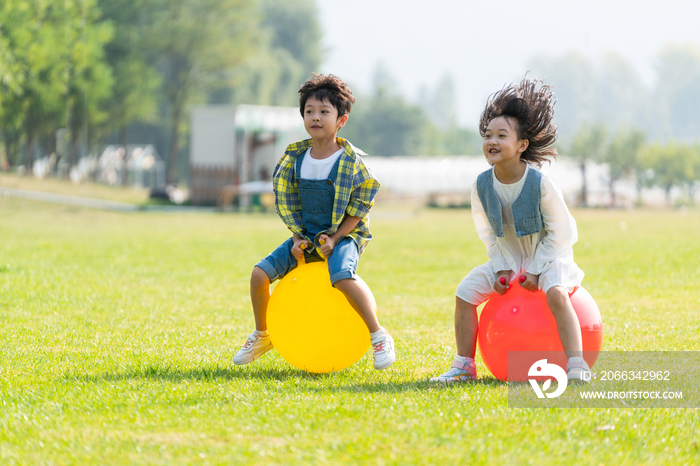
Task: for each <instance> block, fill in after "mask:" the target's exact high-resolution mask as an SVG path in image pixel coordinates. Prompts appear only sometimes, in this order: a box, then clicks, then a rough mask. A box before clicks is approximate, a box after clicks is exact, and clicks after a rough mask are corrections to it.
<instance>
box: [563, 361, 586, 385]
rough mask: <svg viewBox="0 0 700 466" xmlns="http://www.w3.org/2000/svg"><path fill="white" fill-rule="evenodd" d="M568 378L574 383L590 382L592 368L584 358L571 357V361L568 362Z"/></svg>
mask: <svg viewBox="0 0 700 466" xmlns="http://www.w3.org/2000/svg"><path fill="white" fill-rule="evenodd" d="M566 378H567V380H568V381H569V382H572V383H578V384H581V383H590V381H591V368H590V367H588V364H587V363H586V361H584V359H583V358H578V357H573V358H569V362H567V363H566Z"/></svg>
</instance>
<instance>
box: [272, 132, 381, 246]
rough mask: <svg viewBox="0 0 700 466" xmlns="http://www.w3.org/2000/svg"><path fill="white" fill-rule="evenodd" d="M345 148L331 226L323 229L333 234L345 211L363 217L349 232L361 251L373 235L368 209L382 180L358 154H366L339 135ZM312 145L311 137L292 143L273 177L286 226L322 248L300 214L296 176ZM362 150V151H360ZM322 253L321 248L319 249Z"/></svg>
mask: <svg viewBox="0 0 700 466" xmlns="http://www.w3.org/2000/svg"><path fill="white" fill-rule="evenodd" d="M338 144H340V145H341V146H342V147H343V148H344V149H345V151H344V152H343V153H342V154H341V155H340V166H339V167H338V177H337V178H336V180H335V200H334V201H333V214H332V219H331V222H332V225H331V227H330V228H329V229H328V230H326V231H323V232H321V233H325V234H326V235H328V236H331V235H332V234H334V233H335V232H336V231H338V227H340V224H341V223H342V222H343V219H345V216H346V215H351V216H353V217H358V218H360V221H359V222H358V224H357V226H355V228H354V229H353V230H352V231H351V232H350V233H349V234H348V236H350V237H351V238H352V239H353V240H355V243H357V247H358V249H359V250H360V254H361V253H362V251H364V249H365V248H366V247H367V243H369V240H371V239H372V234H371V233H370V232H369V210H370V209H371V208H372V206H373V205H374V197H375V196H376V195H377V192H378V191H379V186H380V185H379V181H377V180H376V179H375V178H374V177H373V176H372V173H370V171H369V170H368V169H367V167H366V166H365V164H364V162H363V161H362V158H360V156H359V154H364V153H363V152H362V151H360V150H359V149H357V148H355V147H353V145H352V144H350V143H349V142H348V141H346V140H345V139H343V138H338ZM312 145H313V141H312V140H311V139H306V140H304V141H299V142H295V143H292V144H290V145H289V146H288V147H287V150H286V151H285V153H284V156H282V158H281V159H280V161H279V162H277V166H276V167H275V172H274V174H273V178H272V184H273V186H274V188H275V209H276V210H277V214H278V215H279V216H280V218H281V219H282V221H283V222H284V223H285V225H287V228H289V229H290V230H292V233H296V234H297V235H299V236H301V237H302V238H305V239H306V240H308V241H311V242H312V243H313V244H314V246H315V247H316V248H317V249H319V248H320V246H321V245H320V244H319V242H318V237H319V235H321V233H319V234H318V235H316V237H315V238H310V237H309V236H308V235H307V233H306V229H305V228H304V221H303V219H302V216H301V200H300V198H299V183H298V182H297V181H296V177H295V173H294V172H295V162H296V159H297V157H298V156H300V155H302V154H303V153H304V152H305V151H306V150H307V149H308V148H309V147H311V146H312ZM358 153H359V154H358ZM319 253H320V250H319Z"/></svg>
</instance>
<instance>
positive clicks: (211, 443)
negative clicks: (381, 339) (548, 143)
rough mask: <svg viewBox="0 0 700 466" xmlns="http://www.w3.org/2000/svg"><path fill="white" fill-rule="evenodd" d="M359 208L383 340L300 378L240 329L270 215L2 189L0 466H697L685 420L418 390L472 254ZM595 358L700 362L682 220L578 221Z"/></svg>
mask: <svg viewBox="0 0 700 466" xmlns="http://www.w3.org/2000/svg"><path fill="white" fill-rule="evenodd" d="M389 209H390V208H389V207H384V210H382V207H381V206H379V208H378V209H377V211H376V212H375V213H374V214H373V219H372V232H373V234H374V235H375V239H374V240H373V241H372V243H371V244H370V246H369V248H368V249H367V251H366V253H365V254H364V256H363V258H362V261H361V263H360V268H359V273H360V274H361V275H362V277H363V278H364V279H365V281H366V282H367V283H368V284H369V285H370V287H371V288H372V290H373V292H374V294H375V296H376V298H377V301H378V304H379V308H380V309H379V317H380V322H381V323H382V324H383V325H384V326H385V327H387V328H388V329H389V330H390V331H391V333H392V335H393V336H394V338H395V339H396V344H397V353H398V355H397V356H398V359H397V362H396V363H395V364H394V366H393V367H392V368H391V369H389V370H387V371H384V372H377V371H375V370H373V368H372V362H371V355H369V354H368V355H366V356H365V357H364V358H363V359H361V360H360V361H359V362H358V363H357V364H355V365H354V366H352V367H350V368H349V369H346V370H344V371H341V372H338V373H333V374H327V375H312V374H307V373H305V372H302V371H299V370H297V369H295V368H293V367H292V366H290V365H288V364H287V363H286V362H285V361H284V360H283V359H281V358H280V357H279V356H278V355H277V354H276V353H275V352H271V353H268V354H266V355H265V356H264V357H263V358H261V359H260V360H259V361H256V363H255V364H252V365H249V366H244V367H234V366H233V365H232V364H231V362H230V360H231V357H232V356H233V354H234V353H235V351H236V350H237V349H238V347H239V346H240V345H241V343H242V342H243V341H244V339H245V337H246V335H247V334H248V333H249V332H250V331H251V330H252V329H253V318H252V312H251V311H250V304H249V298H248V280H249V274H250V271H251V269H252V266H253V264H254V263H255V262H257V260H259V259H260V258H261V257H262V256H264V255H265V254H267V253H268V252H269V251H271V250H272V249H273V248H274V247H275V246H277V245H278V244H279V243H280V242H281V241H283V240H284V239H285V238H286V237H287V235H288V233H287V230H286V229H285V227H284V226H283V225H282V223H281V222H280V221H279V219H278V218H277V217H276V216H275V215H274V214H248V215H247V214H214V213H206V214H196V213H186V214H165V213H132V214H121V213H109V212H101V211H94V210H87V209H80V208H74V207H63V206H57V205H49V204H42V203H35V202H31V201H23V200H18V199H13V198H4V199H3V198H0V403H1V405H0V464H3V465H14V464H18V465H44V464H45V465H54V464H55V465H59V464H81V465H93V464H100V465H110V464H119V465H121V464H139V465H140V464H157V465H172V464H202V465H203V464H212V465H214V464H265V465H288V464H340V463H347V464H426V465H432V464H561V463H578V464H595V465H598V464H608V465H622V464H673V465H676V464H697V463H700V451H699V450H698V448H699V446H698V443H699V440H698V428H699V427H700V416H699V415H698V411H697V410H694V409H513V408H509V407H508V404H507V398H508V397H507V395H508V386H507V385H506V384H504V383H501V382H499V381H497V380H495V379H493V378H491V377H490V375H489V373H488V370H487V369H486V367H485V366H484V365H483V363H482V362H481V360H477V362H478V365H479V366H478V370H479V374H480V377H481V380H480V381H479V382H476V383H471V384H464V385H460V386H451V387H447V388H445V387H440V386H437V387H436V386H434V385H432V384H430V383H428V382H427V379H428V378H429V377H431V376H435V375H437V374H439V373H441V372H442V371H444V370H445V369H446V368H447V367H449V364H450V361H451V359H452V357H453V355H454V352H455V349H454V348H455V345H454V340H453V338H454V336H453V329H452V319H453V302H454V298H453V293H454V289H455V287H456V285H457V284H458V283H459V281H460V280H461V279H462V277H463V276H464V275H465V274H466V273H467V272H468V271H469V270H470V269H471V268H472V267H474V266H476V265H478V264H480V263H482V262H484V261H485V259H486V257H485V250H484V247H483V245H482V244H481V243H480V242H479V240H478V238H477V237H476V233H475V231H474V227H473V224H472V222H471V216H470V214H469V211H467V210H408V209H406V210H389ZM573 213H574V215H575V216H576V218H577V221H578V225H579V238H580V239H579V242H578V244H577V245H576V247H575V254H576V260H577V262H578V264H579V265H580V266H581V268H582V269H583V270H584V271H585V272H586V274H587V275H586V279H585V281H584V285H585V287H586V288H587V289H588V290H589V291H590V293H591V294H592V295H593V296H594V297H595V299H596V300H597V302H598V305H599V307H600V309H601V312H602V314H603V321H604V329H605V340H604V343H603V349H605V350H674V351H682V350H693V351H697V350H700V333H699V332H698V317H697V316H698V311H699V310H700V293H698V291H697V290H698V287H697V281H698V277H699V276H700V246H699V245H698V241H699V240H700V235H699V234H698V231H700V215H698V212H697V211H696V210H692V209H691V210H688V211H686V212H685V213H684V212H681V211H675V210H674V211H671V210H668V211H651V210H639V211H633V212H627V211H606V210H586V211H574V212H573Z"/></svg>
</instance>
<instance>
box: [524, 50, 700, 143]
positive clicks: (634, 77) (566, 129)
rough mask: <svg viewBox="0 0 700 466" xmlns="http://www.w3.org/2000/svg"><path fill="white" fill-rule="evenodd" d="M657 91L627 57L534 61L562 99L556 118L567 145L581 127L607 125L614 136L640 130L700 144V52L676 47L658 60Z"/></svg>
mask: <svg viewBox="0 0 700 466" xmlns="http://www.w3.org/2000/svg"><path fill="white" fill-rule="evenodd" d="M654 68H655V71H656V76H655V78H656V79H655V80H654V84H653V86H646V85H645V84H644V83H642V82H641V80H640V78H639V75H638V73H637V72H636V71H635V70H634V68H633V67H632V66H631V65H630V63H629V62H628V61H626V60H625V58H624V57H622V56H621V55H619V54H617V53H612V52H610V53H607V54H605V55H603V57H602V59H601V60H597V61H592V60H589V59H588V58H586V57H585V56H584V55H583V54H580V53H576V52H571V53H567V54H564V55H562V56H559V57H554V58H549V57H539V58H536V59H534V60H532V66H531V70H532V75H533V76H536V77H544V78H545V81H546V84H550V85H552V86H553V88H554V94H555V95H556V96H557V106H556V113H555V117H556V120H557V122H558V123H559V129H560V132H561V137H562V139H563V140H564V142H565V145H570V144H571V139H572V138H573V137H574V136H575V134H576V132H577V131H578V129H579V127H580V126H582V125H584V124H587V125H588V126H591V125H596V124H602V125H605V126H607V127H608V129H609V130H610V131H611V132H615V131H616V130H618V129H622V128H639V129H640V130H642V131H643V132H645V133H646V134H647V135H648V137H649V139H660V140H662V141H668V140H672V139H675V140H680V141H685V142H691V141H695V140H696V139H697V137H698V134H700V115H698V112H697V108H698V107H699V106H700V47H699V46H698V45H695V44H682V45H679V44H671V45H667V46H666V47H664V48H663V49H661V50H660V51H659V52H658V54H657V57H656V61H655V66H654Z"/></svg>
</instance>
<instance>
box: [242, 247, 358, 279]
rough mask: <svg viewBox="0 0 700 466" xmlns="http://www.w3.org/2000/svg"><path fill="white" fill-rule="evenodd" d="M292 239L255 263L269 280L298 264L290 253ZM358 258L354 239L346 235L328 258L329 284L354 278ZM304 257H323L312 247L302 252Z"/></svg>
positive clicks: (277, 277) (317, 260)
mask: <svg viewBox="0 0 700 466" xmlns="http://www.w3.org/2000/svg"><path fill="white" fill-rule="evenodd" d="M293 245H294V240H293V239H292V238H289V239H288V240H287V241H285V242H284V243H282V244H280V245H279V246H278V247H277V249H275V250H274V251H272V253H271V254H270V255H269V256H267V257H266V258H264V259H263V260H261V261H260V262H258V263H257V264H255V266H256V267H260V268H261V269H263V270H264V271H265V273H266V274H267V276H268V277H270V281H271V282H273V281H275V280H277V279H279V278H282V277H284V276H285V275H287V274H288V273H289V272H291V271H292V270H294V269H295V268H296V266H297V264H298V262H297V260H296V258H295V257H294V256H293V255H292V246H293ZM359 258H360V253H359V251H358V249H357V244H356V243H355V241H354V240H353V239H352V238H350V237H349V236H346V237H345V238H343V239H342V240H340V241H339V242H338V244H336V245H335V248H334V249H333V254H331V257H329V258H328V273H329V274H330V276H331V284H332V285H335V282H337V281H339V280H344V279H346V278H350V279H353V280H355V271H356V270H357V262H358V260H359ZM304 259H305V260H306V262H307V263H309V262H320V261H323V258H322V257H321V256H320V254H319V253H318V251H316V249H314V250H313V251H311V252H309V253H304Z"/></svg>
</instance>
